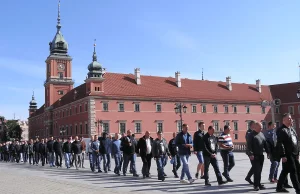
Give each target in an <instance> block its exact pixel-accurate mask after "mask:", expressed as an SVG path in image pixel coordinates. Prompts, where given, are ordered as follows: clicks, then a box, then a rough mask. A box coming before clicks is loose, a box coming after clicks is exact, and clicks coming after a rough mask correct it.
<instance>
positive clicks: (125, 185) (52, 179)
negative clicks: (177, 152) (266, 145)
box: [0, 153, 295, 194]
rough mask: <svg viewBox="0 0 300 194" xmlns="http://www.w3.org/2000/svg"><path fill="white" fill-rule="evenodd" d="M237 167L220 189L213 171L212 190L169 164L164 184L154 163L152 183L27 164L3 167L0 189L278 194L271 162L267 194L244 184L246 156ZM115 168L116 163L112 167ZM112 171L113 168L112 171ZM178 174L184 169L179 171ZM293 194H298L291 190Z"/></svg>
mask: <svg viewBox="0 0 300 194" xmlns="http://www.w3.org/2000/svg"><path fill="white" fill-rule="evenodd" d="M218 157H219V158H218V160H219V167H220V170H221V172H223V162H222V161H221V158H220V156H218ZM112 161H113V160H112ZM235 161H236V166H235V167H234V168H233V169H232V172H231V173H230V174H231V178H232V179H233V180H234V182H233V183H228V184H225V185H222V186H218V184H217V182H216V176H215V174H214V171H213V168H212V167H211V168H210V172H209V174H210V182H211V183H212V186H211V187H206V186H204V180H201V179H198V180H196V181H195V182H194V184H181V183H180V182H179V179H176V178H174V176H173V173H172V165H171V164H170V162H169V161H168V164H167V166H166V168H165V172H166V174H167V175H168V178H166V180H165V181H164V182H161V181H159V180H157V171H156V163H155V161H154V160H153V161H152V167H151V175H152V178H151V179H142V177H139V178H136V177H132V175H131V174H127V176H126V177H124V176H116V175H115V174H114V173H113V172H109V173H107V174H106V173H92V172H91V171H90V170H89V168H88V161H86V163H85V167H86V168H85V169H79V170H75V169H72V168H71V169H66V168H64V167H63V168H50V167H49V166H44V167H42V166H30V165H28V164H15V163H0V173H1V179H0V185H1V186H0V188H1V193H3V194H10V193H11V194H16V193H22V194H34V193H39V194H48V193H49V194H50V193H51V194H55V193H56V192H59V193H72V192H76V193H81V192H86V193H88V194H94V193H97V194H98V193H120V194H129V193H131V194H132V193H133V192H134V193H137V194H138V193H150V192H151V193H153V194H156V193H158V194H159V193H181V194H182V193H184V194H194V193H222V194H235V193H248V192H249V193H275V187H276V184H271V183H269V181H268V173H269V169H270V162H269V160H268V159H267V158H266V159H265V165H264V169H263V173H262V183H263V184H265V186H266V188H267V189H266V190H263V191H259V192H254V191H253V187H252V186H250V185H249V184H247V182H246V181H245V180H244V178H245V176H246V174H247V172H248V170H249V169H250V161H249V159H248V158H247V156H246V155H245V154H244V153H235ZM136 166H137V169H138V173H140V171H141V169H142V162H141V159H140V158H137V164H136ZM112 167H114V162H113V163H112ZM196 167H197V158H196V156H195V155H193V156H192V157H191V159H190V171H191V173H192V176H194V175H195V171H196ZM112 170H113V168H112ZM279 170H281V168H280V169H279ZM178 172H179V174H180V172H181V169H180V170H179V171H178ZM289 191H290V193H295V192H294V190H293V189H289Z"/></svg>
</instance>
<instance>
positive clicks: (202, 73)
mask: <svg viewBox="0 0 300 194" xmlns="http://www.w3.org/2000/svg"><path fill="white" fill-rule="evenodd" d="M202 80H204V78H203V68H202Z"/></svg>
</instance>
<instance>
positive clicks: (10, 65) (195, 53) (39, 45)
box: [0, 0, 300, 119]
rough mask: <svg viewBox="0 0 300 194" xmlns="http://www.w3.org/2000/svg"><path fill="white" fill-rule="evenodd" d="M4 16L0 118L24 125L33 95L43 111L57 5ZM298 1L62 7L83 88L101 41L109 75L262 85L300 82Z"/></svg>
mask: <svg viewBox="0 0 300 194" xmlns="http://www.w3.org/2000/svg"><path fill="white" fill-rule="evenodd" d="M1 7H2V8H4V9H2V10H1V12H0V18H2V20H1V30H0V37H1V39H0V40H1V43H0V81H1V86H0V89H1V95H0V115H4V116H5V117H6V118H8V119H10V118H12V117H13V115H14V113H15V116H16V118H18V119H26V118H27V117H28V106H29V101H30V100H31V95H32V91H33V90H34V91H35V96H36V100H37V102H38V105H39V106H41V105H42V104H43V103H44V87H43V82H44V80H45V76H46V70H45V67H46V65H45V59H46V58H47V56H48V55H49V45H48V43H49V41H51V40H52V39H53V37H54V35H55V32H56V27H55V26H56V18H57V1H56V0H51V1H50V0H43V1H41V0H29V1H21V0H9V1H3V2H1ZM299 7H300V1H297V0H290V1H283V0H281V1H280V0H278V1H274V0H264V1H261V0H243V1H238V0H226V1H223V0H206V1H205V0H188V1H182V0H163V1H162V0H151V1H145V0H126V1H124V0H122V1H121V0H118V1H117V0H103V1H102V0H101V1H99V0H88V1H81V0H62V2H61V24H62V33H63V34H64V37H65V39H66V40H67V41H68V43H69V54H70V55H71V56H72V57H73V78H74V80H75V85H76V86H77V85H79V84H81V83H83V80H84V79H85V77H86V73H87V65H88V64H89V63H90V62H91V60H92V51H93V40H94V39H95V38H96V39H97V54H98V61H99V62H100V63H102V64H103V67H105V68H107V71H110V72H120V73H133V69H134V68H136V67H140V68H141V73H142V74H145V75H158V76H174V73H175V71H180V72H181V75H182V77H187V78H193V79H201V68H204V78H205V79H207V80H216V81H220V80H222V81H225V77H226V76H231V77H232V81H233V82H241V83H253V84H254V83H255V80H256V79H261V81H262V84H276V83H285V82H295V81H298V80H299V69H298V62H300V12H299Z"/></svg>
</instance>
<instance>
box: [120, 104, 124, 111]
mask: <svg viewBox="0 0 300 194" xmlns="http://www.w3.org/2000/svg"><path fill="white" fill-rule="evenodd" d="M119 112H124V104H123V103H119Z"/></svg>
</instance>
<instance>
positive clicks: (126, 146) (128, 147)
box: [121, 130, 139, 177]
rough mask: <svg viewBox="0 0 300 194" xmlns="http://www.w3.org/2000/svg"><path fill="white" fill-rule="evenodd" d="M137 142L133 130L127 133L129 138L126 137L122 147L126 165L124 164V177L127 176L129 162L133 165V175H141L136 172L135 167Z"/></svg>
mask: <svg viewBox="0 0 300 194" xmlns="http://www.w3.org/2000/svg"><path fill="white" fill-rule="evenodd" d="M135 146H136V144H135V140H134V137H132V132H131V130H128V131H127V136H125V137H124V139H123V141H122V143H121V147H122V151H123V157H124V163H123V175H124V176H126V172H127V167H128V164H129V161H131V164H132V171H133V172H132V173H133V176H134V177H138V176H139V175H138V174H137V172H136V167H135Z"/></svg>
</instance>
